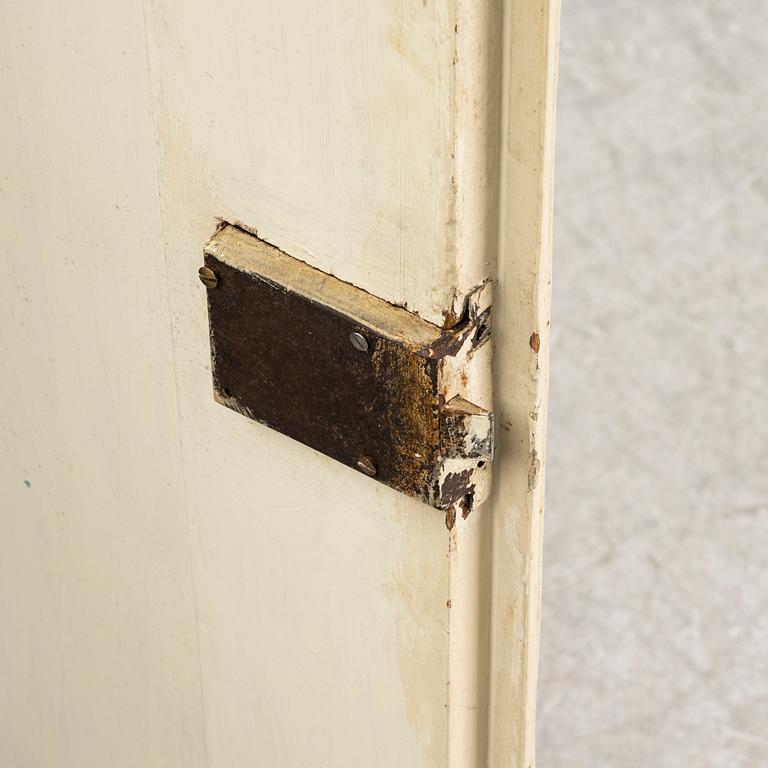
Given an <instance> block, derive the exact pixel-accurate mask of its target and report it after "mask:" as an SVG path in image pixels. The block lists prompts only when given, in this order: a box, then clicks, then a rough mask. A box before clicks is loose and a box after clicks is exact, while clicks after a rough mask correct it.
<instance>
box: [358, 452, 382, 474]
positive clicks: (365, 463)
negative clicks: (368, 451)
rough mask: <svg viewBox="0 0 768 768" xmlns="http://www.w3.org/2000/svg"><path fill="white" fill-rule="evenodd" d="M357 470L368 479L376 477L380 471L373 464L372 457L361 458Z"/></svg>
mask: <svg viewBox="0 0 768 768" xmlns="http://www.w3.org/2000/svg"><path fill="white" fill-rule="evenodd" d="M357 468H358V469H359V470H360V471H361V472H362V473H363V474H364V475H368V477H376V475H377V474H378V472H379V470H378V468H377V467H376V465H375V464H374V463H373V459H372V458H371V457H370V456H361V457H360V458H359V459H358V460H357Z"/></svg>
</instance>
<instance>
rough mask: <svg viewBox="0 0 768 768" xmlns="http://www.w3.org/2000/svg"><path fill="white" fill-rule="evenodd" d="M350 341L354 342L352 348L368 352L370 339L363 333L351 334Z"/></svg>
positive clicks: (355, 332)
mask: <svg viewBox="0 0 768 768" xmlns="http://www.w3.org/2000/svg"><path fill="white" fill-rule="evenodd" d="M349 340H350V341H351V342H352V346H353V347H354V348H355V349H357V350H359V351H360V352H367V351H368V339H366V338H365V336H363V334H362V333H358V332H357V331H354V332H353V333H350V334H349Z"/></svg>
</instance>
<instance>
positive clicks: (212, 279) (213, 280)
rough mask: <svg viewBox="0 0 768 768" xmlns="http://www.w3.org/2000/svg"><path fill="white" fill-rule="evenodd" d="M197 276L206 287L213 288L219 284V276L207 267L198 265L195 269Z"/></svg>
mask: <svg viewBox="0 0 768 768" xmlns="http://www.w3.org/2000/svg"><path fill="white" fill-rule="evenodd" d="M197 276H198V277H199V278H200V282H201V283H202V284H203V285H204V286H205V287H206V288H215V287H216V286H217V285H218V284H219V278H218V277H217V276H216V273H215V272H214V271H213V270H212V269H209V268H208V267H200V269H198V270H197Z"/></svg>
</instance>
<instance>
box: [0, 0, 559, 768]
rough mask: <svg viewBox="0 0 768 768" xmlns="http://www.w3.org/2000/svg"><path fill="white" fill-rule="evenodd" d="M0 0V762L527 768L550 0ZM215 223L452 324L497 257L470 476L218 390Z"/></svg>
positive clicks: (542, 365)
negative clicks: (294, 420) (407, 467)
mask: <svg viewBox="0 0 768 768" xmlns="http://www.w3.org/2000/svg"><path fill="white" fill-rule="evenodd" d="M0 19H1V20H2V22H1V23H0V38H1V42H2V45H0V63H2V66H0V88H1V89H2V94H3V105H4V118H3V120H2V121H0V195H1V196H2V206H0V217H1V218H2V231H3V232H4V236H5V247H4V248H3V251H2V256H0V259H1V263H2V267H3V269H2V271H3V280H2V281H0V306H1V307H2V310H0V311H1V312H2V318H3V322H2V324H1V326H0V349H2V355H1V356H0V380H1V381H2V385H3V392H4V396H3V397H2V399H0V457H1V459H2V460H1V461H0V488H2V494H1V496H0V680H1V681H2V682H1V683H0V764H1V765H3V766H14V767H15V766H30V767H31V766H34V768H54V767H55V768H87V767H88V766H93V767H94V768H96V767H98V768H102V767H103V766H105V765H109V766H113V767H114V768H119V767H122V766H124V767H125V768H135V767H136V766H142V768H150V767H151V766H158V767H160V766H163V767H164V768H177V767H178V768H190V767H191V766H202V767H205V768H208V767H209V766H210V767H211V768H213V767H221V768H225V767H226V768H234V767H235V766H264V767H265V768H266V767H267V766H269V767H270V768H351V766H361V767H363V766H364V767H365V768H394V767H395V766H397V768H406V767H410V768H444V767H445V766H451V768H477V766H483V765H489V766H520V768H528V766H529V765H530V764H531V762H532V759H533V739H532V731H533V719H532V718H533V704H534V694H535V679H536V657H537V631H538V600H539V583H540V579H539V569H540V561H541V540H540V533H541V513H542V499H543V495H542V494H543V456H544V429H545V423H546V377H547V362H546V351H547V340H548V296H549V252H550V218H551V191H552V174H551V165H552V135H553V116H554V108H553V103H554V79H555V48H556V39H555V37H556V27H557V23H556V22H557V7H556V4H555V3H554V0H553V2H550V0H504V1H503V2H502V0H499V2H489V3H481V2H474V0H398V2H394V0H365V1H363V2H361V0H323V2H320V1H319V0H284V1H283V2H275V0H249V1H248V2H246V0H220V1H219V2H216V3H203V2H196V1H195V0H192V1H191V2H190V0H186V1H185V2H181V0H144V1H143V2H140V1H139V0H133V1H132V2H131V1H129V2H125V3H117V4H115V3H97V2H93V1H92V0H71V1H70V2H68V3H66V4H58V5H56V4H55V5H50V4H48V3H42V2H39V1H38V0H31V1H30V0H27V1H26V2H21V0H7V2H4V3H3V5H2V9H0ZM222 220H223V221H226V222H230V223H233V224H238V225H240V226H243V227H246V228H248V229H249V230H251V231H255V232H257V233H258V234H259V236H260V237H262V238H263V239H265V240H267V241H268V242H270V243H273V244H274V245H276V246H278V247H279V248H280V249H282V250H283V251H285V252H287V253H289V254H290V255H291V256H294V257H296V258H298V259H301V260H303V261H305V262H307V263H309V264H311V265H312V266H315V267H317V268H319V269H321V270H323V271H325V272H329V273H332V274H334V275H335V276H337V277H338V278H340V279H342V280H344V281H347V282H349V283H352V284H354V285H356V286H359V287H361V288H363V289H365V290H367V291H369V292H370V293H372V294H374V295H376V296H378V297H380V298H382V299H385V300H386V301H388V302H392V303H396V304H399V305H403V306H406V307H407V308H408V310H410V311H412V312H415V313H418V314H419V316H420V317H421V318H423V319H424V320H426V321H428V322H430V323H433V324H435V325H439V326H443V325H445V324H450V323H451V322H454V321H455V319H456V317H457V316H458V313H460V310H461V307H462V305H463V302H464V300H465V298H466V297H467V295H468V294H469V293H470V292H471V291H472V289H473V288H475V287H476V286H477V285H479V284H480V283H482V282H483V281H484V280H486V279H487V278H493V279H494V282H495V293H494V302H493V326H492V341H493V345H494V386H493V396H492V405H493V410H494V413H495V415H496V424H497V440H496V456H495V459H494V486H493V491H492V494H491V497H490V499H489V501H488V502H486V503H485V504H483V505H482V506H480V507H477V508H475V509H473V510H472V513H471V514H470V515H469V516H467V517H466V518H464V517H463V516H462V514H458V515H455V520H453V519H450V516H447V515H446V514H445V513H444V512H441V511H438V510H436V509H433V508H431V507H429V506H426V505H425V504H423V503H421V502H419V501H416V500H413V499H410V498H407V497H405V496H403V495H401V494H399V493H397V492H396V491H394V490H392V489H390V488H387V487H385V486H383V485H381V484H378V483H376V482H374V481H372V480H371V479H370V478H367V477H365V476H364V475H363V474H361V473H356V472H355V471H353V470H351V469H349V468H348V467H345V466H343V465H341V464H339V463H337V462H334V461H333V460H332V459H330V458H328V457H326V456H324V455H322V454H320V453H317V452H315V451H313V450H311V449H310V448H307V447H306V446H304V445H301V444H299V443H297V442H294V441H292V440H290V439H289V438H287V437H285V436H283V435H281V434H279V433H277V432H275V431H271V430H270V429H268V428H266V427H264V426H262V425H260V424H257V423H255V422H253V421H251V420H248V419H246V418H244V417H242V416H241V415H239V414H237V413H234V412H232V411H231V410H228V409H225V408H223V407H221V406H220V405H218V404H216V403H215V402H214V401H213V398H212V394H211V371H210V354H209V339H208V326H207V317H206V307H205V289H204V288H203V287H202V286H201V285H200V283H199V282H198V278H197V269H198V267H199V266H200V264H201V263H202V249H203V245H204V243H205V241H206V240H207V239H208V237H209V236H210V235H211V233H212V232H213V231H214V229H215V227H216V226H217V222H219V221H222ZM484 396H488V397H490V393H488V392H486V393H485V395H484ZM447 517H448V518H449V519H448V520H447Z"/></svg>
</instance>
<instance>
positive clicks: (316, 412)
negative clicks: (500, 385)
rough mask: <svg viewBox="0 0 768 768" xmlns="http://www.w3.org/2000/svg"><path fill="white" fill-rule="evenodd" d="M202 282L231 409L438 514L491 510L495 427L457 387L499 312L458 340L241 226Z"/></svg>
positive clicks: (217, 244) (221, 392)
mask: <svg viewBox="0 0 768 768" xmlns="http://www.w3.org/2000/svg"><path fill="white" fill-rule="evenodd" d="M200 277H201V280H202V281H203V282H204V284H205V285H206V287H207V295H208V316H209V325H210V341H211V361H212V371H213V386H214V397H215V399H216V400H217V401H218V402H219V403H221V404H223V405H225V406H227V407H228V408H231V409H233V410H235V411H237V412H239V413H241V414H243V415H244V416H247V417H248V418H251V419H254V420H255V421H258V422H260V423H261V424H264V425H266V426H268V427H271V428H272V429H275V430H277V431H279V432H282V433H283V434H285V435H288V436H289V437H291V438H293V439H295V440H299V441H300V442H302V443H304V444H306V445H308V446H310V447H311V448H314V449H315V450H317V451H321V452H322V453H324V454H326V455H327V456H330V457H332V458H334V459H336V460H337V461H340V462H342V463H344V464H346V465H348V466H349V467H352V468H354V469H356V470H357V471H359V472H362V473H363V474H366V475H368V476H370V477H373V478H375V479H376V480H378V481H380V482H382V483H385V484H387V485H389V486H391V487H392V488H395V489H397V490H398V491H401V492H403V493H406V494H408V495H409V496H414V497H416V498H419V499H421V500H423V501H425V502H427V503H428V504H431V505H432V506H434V507H437V508H440V509H448V508H450V507H452V506H453V505H459V506H460V507H461V508H462V509H463V510H464V511H465V514H466V513H468V511H469V509H471V507H472V505H473V504H476V503H478V502H479V501H480V500H482V497H484V496H485V494H486V493H487V486H488V482H489V472H490V465H491V459H492V449H493V418H492V415H491V414H490V413H489V412H488V411H487V410H485V409H483V408H481V407H478V406H476V405H473V404H472V403H470V402H469V401H468V400H466V399H465V397H463V396H462V395H463V393H462V392H461V391H459V390H460V389H461V384H458V385H455V382H460V381H461V380H462V378H464V379H466V377H467V373H466V371H467V370H472V368H473V366H472V364H471V363H470V362H469V361H467V365H466V366H465V368H464V369H462V366H461V360H462V357H466V356H469V357H470V358H471V357H474V356H477V357H478V358H480V357H481V353H480V352H479V350H480V348H481V347H483V346H485V345H487V343H488V340H489V329H490V306H489V302H486V303H488V306H487V307H485V306H483V305H482V304H480V303H477V302H475V303H474V304H471V306H470V309H469V311H468V314H467V317H466V318H465V319H464V320H463V322H462V323H460V324H459V325H458V326H457V327H455V328H453V329H451V330H448V331H446V330H443V329H441V328H439V327H438V326H436V325H433V324H432V323H429V322H426V321H424V320H422V319H421V318H419V317H418V316H417V315H415V314H413V313H411V312H408V311H407V310H405V309H403V308H401V307H396V306H393V305H391V304H389V303H387V302H386V301H383V300H382V299H379V298H376V297H375V296H372V295H371V294H369V293H367V292H366V291H364V290H362V289H360V288H356V287H355V286H352V285H350V284H348V283H345V282H343V281H342V280H339V279H338V278H336V277H334V276H332V275H329V274H326V273H324V272H321V271H319V270H317V269H315V268H313V267H311V266H309V265H308V264H306V263H304V262H302V261H299V260H298V259H295V258H293V257H291V256H289V255H288V254H286V253H284V252H282V251H280V250H279V249H278V248H275V247H274V246H272V245H270V244H268V243H266V242H264V241H263V240H260V239H259V238H258V237H256V236H255V235H252V234H250V233H248V232H245V231H243V230H241V229H239V228H237V227H235V226H232V225H224V226H223V227H222V228H220V229H219V230H218V231H217V232H216V233H215V234H214V235H213V237H212V238H211V239H210V241H209V242H208V243H207V244H206V247H205V265H204V267H202V268H201V270H200ZM482 293H484V294H485V295H489V292H488V291H483V292H482ZM485 354H486V356H487V355H489V350H486V353H485ZM475 367H476V366H475ZM487 367H488V374H490V363H489V364H488V366H487ZM460 369H461V370H460ZM454 390H455V391H454Z"/></svg>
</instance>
